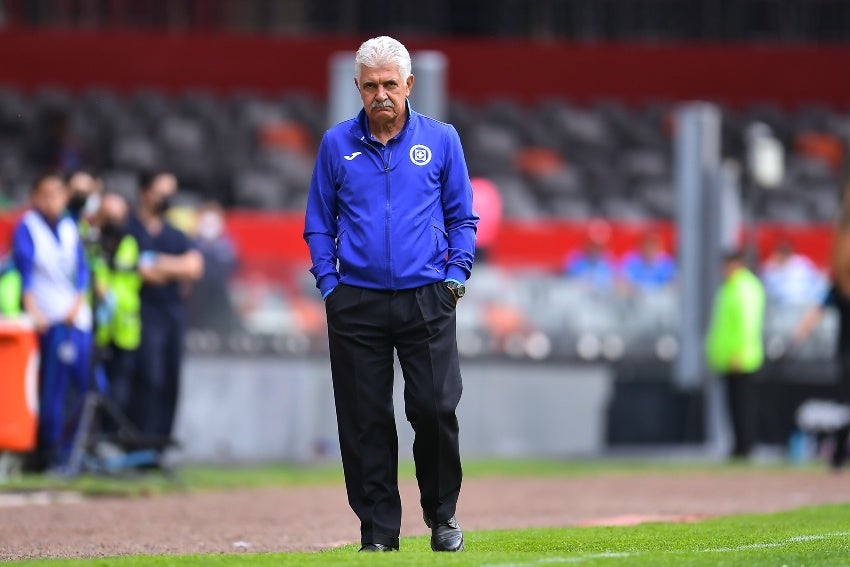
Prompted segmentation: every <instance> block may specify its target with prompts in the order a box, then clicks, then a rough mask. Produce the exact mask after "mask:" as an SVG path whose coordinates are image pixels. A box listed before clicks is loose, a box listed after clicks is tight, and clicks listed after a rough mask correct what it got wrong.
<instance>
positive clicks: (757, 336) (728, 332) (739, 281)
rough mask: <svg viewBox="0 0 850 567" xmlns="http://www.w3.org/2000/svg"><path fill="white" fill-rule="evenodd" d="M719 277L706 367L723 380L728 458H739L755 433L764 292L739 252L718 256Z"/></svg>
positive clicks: (742, 455)
mask: <svg viewBox="0 0 850 567" xmlns="http://www.w3.org/2000/svg"><path fill="white" fill-rule="evenodd" d="M723 276H724V281H723V283H722V284H721V285H720V288H719V289H718V290H717V294H716V296H715V298H714V307H713V312H712V316H711V323H710V325H709V329H708V336H707V337H706V341H705V349H706V357H707V359H708V364H709V366H710V367H711V369H712V370H713V371H715V372H717V373H718V374H721V375H722V376H723V378H724V380H725V382H726V393H727V397H728V404H729V412H730V414H731V417H732V428H733V430H734V434H735V442H734V447H733V448H732V457H735V458H741V457H747V456H748V455H749V453H750V451H751V450H752V448H753V445H755V442H756V437H757V430H756V428H757V425H758V414H757V410H758V408H757V401H758V399H757V393H756V384H755V378H756V374H757V372H758V371H759V370H760V369H761V366H762V364H763V363H764V346H763V339H762V325H763V322H764V305H765V293H764V287H763V286H762V283H761V281H760V280H759V279H758V277H756V276H755V275H754V274H753V273H752V272H751V271H750V270H748V269H747V267H746V266H745V264H744V254H743V252H741V251H735V252H730V253H728V254H726V255H725V256H724V258H723Z"/></svg>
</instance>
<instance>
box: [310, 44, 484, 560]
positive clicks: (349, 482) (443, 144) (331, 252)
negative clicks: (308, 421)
mask: <svg viewBox="0 0 850 567" xmlns="http://www.w3.org/2000/svg"><path fill="white" fill-rule="evenodd" d="M410 65H411V62H410V54H409V53H408V51H407V49H406V48H405V47H404V46H403V45H402V44H401V43H399V42H398V41H396V40H394V39H392V38H389V37H385V36H384V37H378V38H373V39H370V40H368V41H366V42H364V43H363V44H362V45H361V46H360V48H359V49H358V51H357V54H356V56H355V77H354V84H355V86H356V87H357V90H358V92H359V93H360V97H361V100H362V102H363V109H362V110H361V111H360V113H359V114H358V116H357V117H356V118H354V119H351V120H347V121H345V122H342V123H340V124H338V125H337V126H335V127H334V128H332V129H330V130H328V131H327V132H326V134H325V136H324V138H323V139H322V143H321V145H320V147H319V154H318V157H317V159H316V165H315V168H314V170H313V178H312V181H311V183H310V191H309V195H308V200H307V210H306V218H305V227H304V239H305V240H306V241H307V244H308V245H309V248H310V255H311V258H312V261H313V266H312V268H311V272H312V273H313V275H314V276H315V278H316V286H317V287H318V288H319V290H320V291H321V294H322V297H323V298H324V299H325V309H326V313H327V324H328V344H329V347H330V359H331V374H332V378H333V387H334V399H335V402H336V412H337V424H338V429H339V437H340V449H341V452H342V462H343V471H344V473H345V482H346V490H347V492H348V501H349V504H350V505H351V508H352V509H353V510H354V512H355V513H356V514H357V517H358V518H359V519H360V541H361V551H393V550H397V549H398V546H399V531H400V528H401V498H400V496H399V491H398V436H397V433H396V426H395V417H394V413H393V374H394V372H393V358H394V357H393V351H394V350H395V351H396V353H397V355H398V360H399V362H400V364H401V369H402V374H403V376H404V383H405V389H404V390H405V396H404V398H405V413H406V415H407V419H408V421H409V422H410V424H411V426H412V427H413V430H414V434H415V438H414V442H413V459H414V462H415V466H416V478H417V480H418V483H419V492H420V504H421V506H422V512H423V516H424V520H425V523H426V525H427V526H428V527H430V528H431V549H432V550H434V551H461V550H462V549H463V547H464V543H463V532H462V531H461V528H460V525H459V524H458V522H457V519H456V517H455V510H456V507H457V501H458V496H459V494H460V487H461V479H462V476H463V474H462V470H461V460H460V448H459V444H458V429H459V428H458V421H457V416H456V413H455V411H456V408H457V405H458V402H459V401H460V396H461V391H462V389H463V386H462V381H461V374H460V361H459V357H458V350H457V313H456V309H457V303H458V301H459V300H460V299H461V298H462V297H463V295H464V293H465V290H466V288H465V282H466V280H467V278H469V276H470V272H471V269H472V263H473V261H474V254H475V228H476V224H477V223H478V218H477V216H476V215H475V213H474V212H473V209H472V198H473V196H472V186H471V185H470V181H469V173H468V170H467V167H466V162H465V159H464V155H463V149H462V147H461V143H460V138H459V136H458V134H457V131H456V130H455V129H454V127H452V126H450V125H448V124H444V123H442V122H438V121H436V120H433V119H431V118H428V117H426V116H423V115H421V114H418V113H416V112H414V111H413V109H412V108H411V106H410V103H409V102H408V96H409V95H410V92H411V88H412V87H413V80H414V78H413V75H412V74H411V73H410ZM376 187H380V188H381V189H380V190H378V191H376ZM384 188H386V191H385V190H384Z"/></svg>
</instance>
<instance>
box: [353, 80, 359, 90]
mask: <svg viewBox="0 0 850 567" xmlns="http://www.w3.org/2000/svg"><path fill="white" fill-rule="evenodd" d="M354 88H355V89H357V92H360V85H358V84H357V77H354Z"/></svg>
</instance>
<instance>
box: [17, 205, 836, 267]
mask: <svg viewBox="0 0 850 567" xmlns="http://www.w3.org/2000/svg"><path fill="white" fill-rule="evenodd" d="M18 216H19V214H18V213H7V214H5V215H0V254H2V253H3V252H5V251H7V250H8V249H9V247H10V243H11V234H12V228H13V226H14V222H15V221H16V219H17V218H18ZM599 222H606V221H598V220H597V221H589V222H566V221H558V220H549V221H537V222H528V221H512V220H506V221H504V222H503V223H502V225H501V227H500V228H499V230H498V232H497V235H496V239H495V241H494V243H493V247H492V249H491V250H490V251H489V254H490V260H491V261H492V262H493V263H495V264H498V265H501V266H504V267H508V268H536V269H544V270H552V271H557V270H559V269H561V268H562V267H563V264H564V260H565V258H566V256H567V254H568V253H569V252H570V251H572V250H575V249H576V248H578V247H580V246H582V245H583V244H584V243H585V241H586V240H587V238H588V233H589V230H590V228H591V226H592V224H594V223H596V224H598V223H599ZM606 224H607V225H608V227H607V231H608V232H609V234H610V237H609V239H608V242H607V245H608V248H609V249H610V250H611V252H612V253H613V254H614V255H616V256H621V255H622V254H624V253H625V252H627V251H628V250H632V249H634V248H636V247H637V246H638V243H639V242H640V239H641V237H642V236H643V235H644V234H645V233H646V232H647V231H653V232H656V233H658V234H659V235H660V236H661V238H662V241H663V242H664V244H665V246H666V247H667V250H668V251H671V252H673V251H674V250H675V247H676V241H675V240H676V239H675V227H674V225H673V223H671V222H656V223H622V222H611V223H607V222H606ZM227 229H228V232H229V233H230V235H231V237H232V238H233V239H234V241H235V243H236V245H237V247H238V248H239V254H240V259H241V263H242V265H243V266H245V267H255V268H262V269H263V270H266V271H272V272H279V273H285V272H288V271H289V270H290V269H291V267H292V266H301V265H309V263H310V253H309V251H308V250H307V245H306V244H305V243H304V240H303V239H302V237H301V233H302V231H303V230H304V215H303V213H301V212H296V211H293V212H279V213H272V212H263V211H230V212H229V213H228V214H227ZM832 230H833V229H832V225H830V224H818V225H777V224H760V225H759V226H758V229H757V230H756V232H755V234H756V244H757V246H758V251H759V256H760V258H761V259H764V258H765V257H766V256H767V255H768V254H769V253H770V252H771V250H772V249H773V247H774V246H775V244H776V243H777V241H779V240H780V239H787V240H790V241H791V242H792V244H793V245H794V246H795V248H796V250H797V251H798V252H800V253H802V254H805V255H806V256H808V257H809V258H811V260H812V261H813V262H815V263H816V264H817V265H818V266H820V267H821V268H823V269H827V267H828V266H829V261H830V254H831V250H832Z"/></svg>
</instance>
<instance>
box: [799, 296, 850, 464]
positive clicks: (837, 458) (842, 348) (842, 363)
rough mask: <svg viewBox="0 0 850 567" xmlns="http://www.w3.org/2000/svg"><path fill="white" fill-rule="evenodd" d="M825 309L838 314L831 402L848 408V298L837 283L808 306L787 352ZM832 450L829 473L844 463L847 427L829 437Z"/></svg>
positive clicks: (849, 435)
mask: <svg viewBox="0 0 850 567" xmlns="http://www.w3.org/2000/svg"><path fill="white" fill-rule="evenodd" d="M827 309H835V310H836V311H837V312H838V336H837V337H836V344H835V357H836V359H837V361H838V372H839V375H838V385H837V388H836V391H835V401H836V402H838V403H839V404H843V405H845V406H850V296H848V295H847V294H846V293H845V292H844V291H843V290H842V288H841V286H840V285H838V284H837V283H833V284H832V285H830V287H829V289H828V290H827V291H826V293H825V294H824V296H823V297H822V299H821V301H819V302H818V303H816V304H814V305H812V306H811V307H810V308H809V309H808V310H807V311H806V313H805V314H804V315H803V317H802V319H800V322H799V323H798V325H797V327H796V328H795V329H794V334H793V335H792V339H791V345H790V346H789V352H790V353H793V352H794V351H795V350H797V349H798V348H799V347H800V346H801V345H802V344H803V343H804V342H805V341H806V340H807V339H808V338H809V336H811V334H812V332H813V331H814V330H815V328H816V327H817V325H818V323H819V322H820V320H821V319H822V318H823V316H824V314H825V313H826V310H827ZM833 440H834V443H835V446H834V447H833V451H832V456H831V465H832V468H833V470H836V471H837V470H839V469H840V468H841V466H842V465H843V464H844V463H845V461H846V460H847V443H848V441H850V424H848V425H845V426H843V427H839V428H838V429H836V430H835V432H834V434H833Z"/></svg>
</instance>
